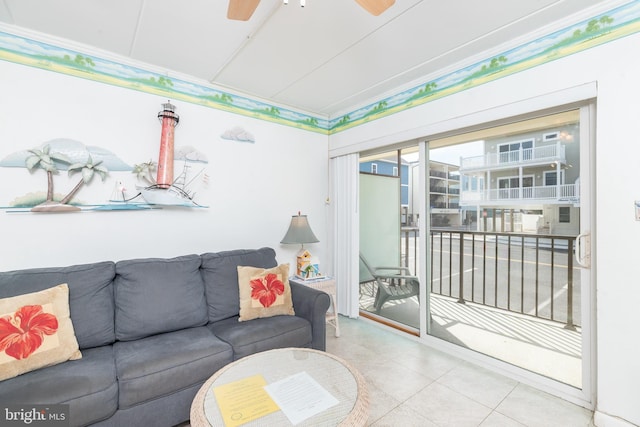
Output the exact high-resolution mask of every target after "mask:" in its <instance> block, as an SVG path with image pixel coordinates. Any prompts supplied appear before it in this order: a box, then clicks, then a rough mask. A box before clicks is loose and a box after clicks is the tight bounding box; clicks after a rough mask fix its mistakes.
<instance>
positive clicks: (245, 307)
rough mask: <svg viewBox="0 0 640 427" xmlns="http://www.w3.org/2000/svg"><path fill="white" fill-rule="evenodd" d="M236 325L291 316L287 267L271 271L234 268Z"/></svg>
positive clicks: (254, 268)
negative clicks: (237, 293) (237, 305)
mask: <svg viewBox="0 0 640 427" xmlns="http://www.w3.org/2000/svg"><path fill="white" fill-rule="evenodd" d="M238 287H239V291H240V318H239V319H238V320H239V321H240V322H244V321H247V320H252V319H257V318H259V317H271V316H278V315H290V316H292V315H294V314H295V312H294V311H293V303H292V302H291V287H290V286H289V264H282V265H279V266H277V267H273V268H256V267H249V266H238Z"/></svg>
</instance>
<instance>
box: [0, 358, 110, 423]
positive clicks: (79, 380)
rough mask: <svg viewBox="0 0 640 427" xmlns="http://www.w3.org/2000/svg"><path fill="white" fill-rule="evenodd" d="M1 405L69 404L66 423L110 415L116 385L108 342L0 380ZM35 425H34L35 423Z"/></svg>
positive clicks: (82, 421) (94, 420)
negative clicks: (77, 355) (76, 356)
mask: <svg viewBox="0 0 640 427" xmlns="http://www.w3.org/2000/svg"><path fill="white" fill-rule="evenodd" d="M0 402H2V404H4V405H28V404H34V405H38V404H39V405H53V404H68V405H69V416H70V420H69V424H68V425H72V426H80V425H88V424H92V423H94V422H96V421H99V420H102V419H105V418H108V417H110V416H111V415H113V414H114V413H115V412H116V409H117V408H118V384H117V381H116V367H115V362H114V355H113V348H112V347H111V346H110V345H107V346H103V347H97V348H90V349H86V350H83V351H82V359H78V360H73V361H69V362H65V363H61V364H59V365H55V366H50V367H48V368H43V369H39V370H37V371H32V372H28V373H26V374H23V375H20V376H17V377H15V378H11V379H8V380H5V381H3V382H2V386H1V387H0ZM34 425H35V424H34Z"/></svg>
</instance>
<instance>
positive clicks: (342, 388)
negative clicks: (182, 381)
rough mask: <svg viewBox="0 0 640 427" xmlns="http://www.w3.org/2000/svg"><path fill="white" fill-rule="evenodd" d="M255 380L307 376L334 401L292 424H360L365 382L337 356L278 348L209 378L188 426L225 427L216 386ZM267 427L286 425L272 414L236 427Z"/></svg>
mask: <svg viewBox="0 0 640 427" xmlns="http://www.w3.org/2000/svg"><path fill="white" fill-rule="evenodd" d="M256 376H260V377H261V378H263V379H264V382H265V383H266V385H267V386H268V387H269V386H270V385H272V384H273V385H276V384H280V383H282V381H281V380H284V381H287V380H289V379H291V378H293V377H295V378H298V377H302V378H307V379H308V378H311V379H312V381H313V385H319V386H320V387H321V389H324V390H325V391H326V392H328V394H329V395H330V396H331V397H332V398H335V399H334V400H333V403H332V405H331V406H330V407H329V408H327V409H324V410H322V411H321V412H319V413H317V414H315V415H312V416H310V417H309V418H306V419H304V420H303V421H300V422H298V423H297V424H295V425H296V426H320V425H322V426H338V425H339V426H364V425H366V422H367V417H368V409H369V393H368V391H367V387H366V384H365V380H364V378H363V377H362V375H361V374H360V373H359V372H358V371H356V370H355V369H354V368H352V367H351V366H349V364H348V363H347V362H345V361H344V360H342V359H340V358H339V357H336V356H334V355H332V354H329V353H325V352H323V351H318V350H312V349H307V348H283V349H276V350H269V351H264V352H261V353H256V354H253V355H251V356H247V357H244V358H242V359H239V360H236V361H235V362H232V363H230V364H228V365H226V366H225V367H223V368H222V369H220V370H219V371H218V372H216V373H215V374H213V376H212V377H211V378H209V379H208V380H207V381H206V382H205V383H204V384H203V385H202V387H201V388H200V390H199V391H198V393H197V394H196V396H195V398H194V400H193V403H192V404H191V420H190V422H191V426H192V427H200V426H203V427H206V426H225V423H224V419H223V416H222V413H221V412H220V407H219V405H218V401H217V400H216V395H215V393H214V389H217V390H218V391H220V390H221V389H222V388H220V386H224V385H227V386H229V385H231V386H234V385H237V384H239V382H242V381H247V380H250V379H252V378H255V377H256ZM274 383H276V384H274ZM303 384H305V383H303ZM316 391H317V390H316ZM321 391H322V390H321ZM300 394H301V395H304V394H305V393H304V392H302V393H300ZM314 397H315V396H314ZM336 401H337V402H336ZM270 425H273V426H287V425H292V424H291V422H290V420H289V418H288V417H287V415H285V413H284V412H283V411H282V410H275V412H271V413H268V414H267V415H264V416H261V417H260V418H257V419H254V420H252V421H249V422H246V423H243V424H242V426H243V427H244V426H270Z"/></svg>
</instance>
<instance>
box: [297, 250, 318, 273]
mask: <svg viewBox="0 0 640 427" xmlns="http://www.w3.org/2000/svg"><path fill="white" fill-rule="evenodd" d="M320 276H321V274H320V267H319V265H318V263H317V262H314V261H313V259H312V257H311V253H310V252H309V251H308V250H307V249H305V248H302V249H300V252H298V255H297V257H296V277H298V278H300V279H302V280H306V279H316V278H319V277H320Z"/></svg>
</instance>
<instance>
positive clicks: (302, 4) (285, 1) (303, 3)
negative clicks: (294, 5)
mask: <svg viewBox="0 0 640 427" xmlns="http://www.w3.org/2000/svg"><path fill="white" fill-rule="evenodd" d="M282 3H283V4H284V5H285V6H286V5H288V4H289V0H282ZM306 5H307V0H300V7H305V6H306Z"/></svg>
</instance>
